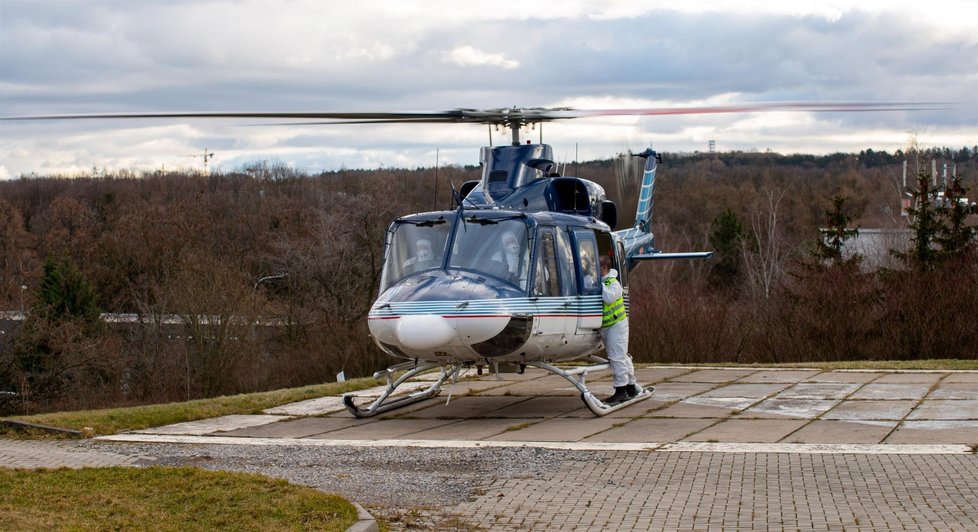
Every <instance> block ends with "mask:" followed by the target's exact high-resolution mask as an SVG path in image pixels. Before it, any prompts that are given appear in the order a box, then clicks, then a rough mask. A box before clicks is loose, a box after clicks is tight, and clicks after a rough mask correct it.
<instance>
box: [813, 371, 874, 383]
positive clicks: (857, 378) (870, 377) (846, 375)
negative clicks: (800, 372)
mask: <svg viewBox="0 0 978 532" xmlns="http://www.w3.org/2000/svg"><path fill="white" fill-rule="evenodd" d="M883 375H884V373H878V372H869V371H846V370H839V371H826V372H823V373H819V374H818V375H813V376H811V377H809V378H807V379H805V382H848V383H856V384H865V383H867V382H872V381H875V380H876V379H878V378H880V377H882V376H883Z"/></svg>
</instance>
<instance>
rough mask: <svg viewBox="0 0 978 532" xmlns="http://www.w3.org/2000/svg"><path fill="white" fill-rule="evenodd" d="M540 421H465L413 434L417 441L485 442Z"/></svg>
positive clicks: (412, 436) (412, 437)
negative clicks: (497, 435) (521, 426)
mask: <svg viewBox="0 0 978 532" xmlns="http://www.w3.org/2000/svg"><path fill="white" fill-rule="evenodd" d="M539 421H540V420H539V419H465V420H460V421H455V422H454V423H448V424H445V425H441V426H438V427H435V428H431V429H427V430H422V431H420V432H416V433H413V434H411V439H417V440H462V441H476V440H484V439H486V438H489V437H491V436H495V435H496V434H499V433H502V432H505V431H507V430H510V429H513V428H516V427H519V426H520V425H524V424H528V423H537V422H539Z"/></svg>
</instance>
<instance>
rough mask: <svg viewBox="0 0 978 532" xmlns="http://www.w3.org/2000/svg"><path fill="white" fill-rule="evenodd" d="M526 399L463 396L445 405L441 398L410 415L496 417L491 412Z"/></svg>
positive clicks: (427, 416)
mask: <svg viewBox="0 0 978 532" xmlns="http://www.w3.org/2000/svg"><path fill="white" fill-rule="evenodd" d="M527 399H529V398H528V397H523V396H483V395H479V396H463V397H457V398H454V399H452V400H451V401H450V402H448V404H447V405H446V404H445V400H444V399H441V400H439V401H437V402H434V403H433V404H431V405H430V406H427V407H426V408H422V409H418V410H417V411H414V412H411V413H410V417H411V418H415V419H422V418H429V419H432V418H443V419H469V418H481V417H497V416H495V415H493V412H495V411H496V410H499V409H501V408H506V407H509V406H511V405H514V404H517V403H519V402H522V401H526V400H527ZM402 417H408V416H402Z"/></svg>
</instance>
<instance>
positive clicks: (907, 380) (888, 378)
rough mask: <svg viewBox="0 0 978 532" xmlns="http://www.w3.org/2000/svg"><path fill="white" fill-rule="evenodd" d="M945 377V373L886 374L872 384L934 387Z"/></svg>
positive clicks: (913, 372) (912, 372)
mask: <svg viewBox="0 0 978 532" xmlns="http://www.w3.org/2000/svg"><path fill="white" fill-rule="evenodd" d="M945 375H946V373H944V372H925V371H911V372H896V373H885V374H883V376H882V377H880V378H878V379H876V380H874V381H873V382H872V384H926V385H928V386H932V385H933V384H934V383H936V382H937V381H939V380H941V378H942V377H944V376H945Z"/></svg>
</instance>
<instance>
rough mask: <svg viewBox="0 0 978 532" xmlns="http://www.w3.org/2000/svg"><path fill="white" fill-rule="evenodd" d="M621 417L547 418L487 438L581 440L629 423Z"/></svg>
mask: <svg viewBox="0 0 978 532" xmlns="http://www.w3.org/2000/svg"><path fill="white" fill-rule="evenodd" d="M627 422H628V421H624V420H622V419H620V418H610V417H593V416H592V417H591V418H581V419H568V418H557V419H545V420H543V421H540V422H539V423H533V424H531V425H528V426H526V427H521V428H519V429H518V430H508V431H505V432H502V433H500V434H497V435H495V436H491V437H489V438H486V439H487V440H489V441H574V442H576V441H581V440H583V439H584V438H587V437H588V436H591V435H593V434H597V433H599V432H603V431H606V430H608V429H610V428H612V427H614V426H616V425H621V424H623V423H627Z"/></svg>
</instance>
